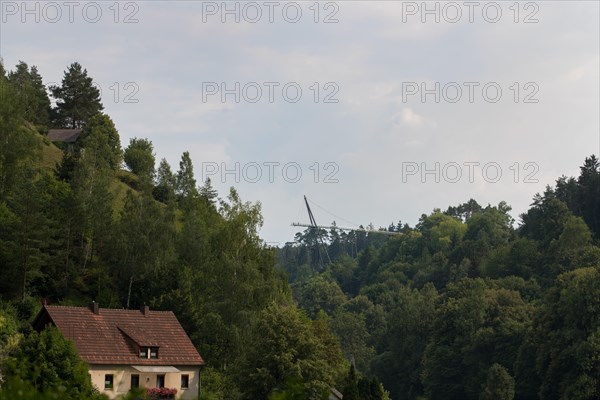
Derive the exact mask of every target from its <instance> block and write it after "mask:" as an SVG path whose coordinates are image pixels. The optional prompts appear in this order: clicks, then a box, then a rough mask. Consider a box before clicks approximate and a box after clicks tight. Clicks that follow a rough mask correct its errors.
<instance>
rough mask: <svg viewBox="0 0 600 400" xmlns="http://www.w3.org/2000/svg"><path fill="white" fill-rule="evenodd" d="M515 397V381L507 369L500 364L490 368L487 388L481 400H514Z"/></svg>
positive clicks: (482, 393) (480, 397) (486, 383)
mask: <svg viewBox="0 0 600 400" xmlns="http://www.w3.org/2000/svg"><path fill="white" fill-rule="evenodd" d="M514 397H515V380H514V379H513V377H512V376H510V374H509V373H508V371H507V370H506V368H504V367H503V366H502V365H500V364H494V365H492V366H491V367H490V369H489V370H488V374H487V381H486V382H485V387H484V389H483V391H482V392H481V396H479V399H480V400H513V398H514Z"/></svg>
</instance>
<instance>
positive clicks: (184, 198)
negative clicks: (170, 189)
mask: <svg viewBox="0 0 600 400" xmlns="http://www.w3.org/2000/svg"><path fill="white" fill-rule="evenodd" d="M175 193H176V194H177V195H178V197H179V202H180V204H181V205H182V206H183V207H184V208H185V207H186V206H189V203H190V201H192V200H193V199H195V198H196V197H197V196H198V189H196V179H195V178H194V166H193V164H192V158H191V157H190V153H189V152H187V151H186V152H184V153H183V154H182V155H181V161H180V162H179V171H177V179H176V186H175Z"/></svg>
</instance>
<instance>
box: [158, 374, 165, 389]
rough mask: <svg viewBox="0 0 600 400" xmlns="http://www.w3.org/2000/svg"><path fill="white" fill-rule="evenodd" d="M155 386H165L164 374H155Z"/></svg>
mask: <svg viewBox="0 0 600 400" xmlns="http://www.w3.org/2000/svg"><path fill="white" fill-rule="evenodd" d="M156 387H157V388H163V387H165V376H164V375H156Z"/></svg>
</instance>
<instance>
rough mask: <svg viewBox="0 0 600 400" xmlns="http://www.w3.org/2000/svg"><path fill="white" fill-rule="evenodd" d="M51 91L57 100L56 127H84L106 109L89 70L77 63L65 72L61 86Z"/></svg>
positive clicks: (54, 87)
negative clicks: (89, 74)
mask: <svg viewBox="0 0 600 400" xmlns="http://www.w3.org/2000/svg"><path fill="white" fill-rule="evenodd" d="M50 91H51V92H52V96H53V97H54V98H55V99H56V110H55V113H54V114H55V115H54V125H55V126H56V127H61V128H73V129H74V128H81V127H84V126H85V125H86V124H87V123H88V121H89V120H90V119H91V118H92V117H93V116H94V115H96V114H98V113H99V112H100V111H102V110H103V109H104V106H103V105H102V103H101V100H100V91H99V90H98V88H97V87H95V86H94V82H93V80H92V78H91V77H89V76H88V74H87V70H86V69H84V68H83V67H82V66H81V65H80V64H79V63H77V62H74V63H73V64H71V65H70V66H69V68H68V69H67V70H66V71H65V73H64V77H63V79H62V83H61V86H53V87H51V88H50Z"/></svg>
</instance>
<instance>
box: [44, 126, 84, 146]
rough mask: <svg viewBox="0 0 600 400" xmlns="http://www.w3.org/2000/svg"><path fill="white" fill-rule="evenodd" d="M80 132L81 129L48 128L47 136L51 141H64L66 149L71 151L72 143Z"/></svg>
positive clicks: (81, 131)
mask: <svg viewBox="0 0 600 400" xmlns="http://www.w3.org/2000/svg"><path fill="white" fill-rule="evenodd" d="M82 133H83V129H50V130H49V131H48V135H47V136H48V139H49V140H50V141H51V142H53V143H56V142H61V143H65V147H66V149H67V150H69V151H73V148H74V143H75V142H76V141H77V139H79V136H81V134H82Z"/></svg>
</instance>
